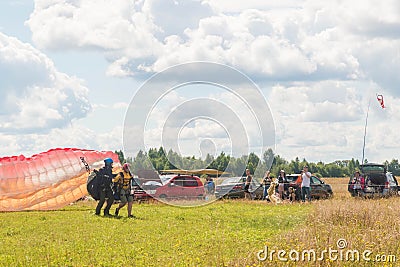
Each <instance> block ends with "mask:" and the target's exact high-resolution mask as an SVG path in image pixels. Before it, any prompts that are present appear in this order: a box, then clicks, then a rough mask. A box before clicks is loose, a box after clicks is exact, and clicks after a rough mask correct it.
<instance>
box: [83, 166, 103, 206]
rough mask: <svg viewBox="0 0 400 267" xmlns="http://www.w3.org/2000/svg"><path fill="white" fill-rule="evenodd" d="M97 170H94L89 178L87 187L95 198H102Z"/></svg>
mask: <svg viewBox="0 0 400 267" xmlns="http://www.w3.org/2000/svg"><path fill="white" fill-rule="evenodd" d="M99 180H100V179H99V175H98V171H97V170H93V171H92V172H91V173H90V174H89V176H88V179H87V183H86V189H87V191H88V193H89V194H90V196H91V197H92V198H94V200H99V199H100V183H99V182H100V181H99Z"/></svg>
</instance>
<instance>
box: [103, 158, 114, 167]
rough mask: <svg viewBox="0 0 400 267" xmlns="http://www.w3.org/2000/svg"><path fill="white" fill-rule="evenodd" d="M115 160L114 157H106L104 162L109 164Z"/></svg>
mask: <svg viewBox="0 0 400 267" xmlns="http://www.w3.org/2000/svg"><path fill="white" fill-rule="evenodd" d="M113 162H114V161H113V160H112V158H106V159H104V163H105V164H106V165H107V164H111V163H113Z"/></svg>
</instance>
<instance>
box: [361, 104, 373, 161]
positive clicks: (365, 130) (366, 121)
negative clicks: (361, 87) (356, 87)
mask: <svg viewBox="0 0 400 267" xmlns="http://www.w3.org/2000/svg"><path fill="white" fill-rule="evenodd" d="M370 105H371V97H370V98H369V102H368V110H367V116H366V118H365V127H364V144H363V150H362V161H361V164H364V157H365V139H366V136H367V125H368V114H369V107H370Z"/></svg>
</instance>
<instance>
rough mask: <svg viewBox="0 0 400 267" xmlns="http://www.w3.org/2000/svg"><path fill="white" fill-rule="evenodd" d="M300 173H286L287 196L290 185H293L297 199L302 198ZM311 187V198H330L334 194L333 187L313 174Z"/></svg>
mask: <svg viewBox="0 0 400 267" xmlns="http://www.w3.org/2000/svg"><path fill="white" fill-rule="evenodd" d="M299 176H300V174H288V175H286V181H287V182H286V183H285V196H288V190H289V187H293V189H294V190H295V194H296V199H297V200H300V199H301V187H300V186H301V182H300V181H299V180H298V179H299ZM310 189H311V198H314V199H320V198H330V197H332V196H333V191H332V187H331V186H330V185H329V184H327V183H325V182H324V181H322V180H321V179H319V178H318V177H317V176H314V175H311V178H310Z"/></svg>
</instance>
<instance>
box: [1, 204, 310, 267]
mask: <svg viewBox="0 0 400 267" xmlns="http://www.w3.org/2000/svg"><path fill="white" fill-rule="evenodd" d="M94 206H95V203H94V202H81V203H79V204H76V205H72V206H68V207H66V208H64V209H62V210H59V211H48V212H11V213H0V226H1V227H0V236H1V244H0V265H1V266H232V265H240V266H243V265H246V264H248V263H250V262H253V261H254V256H255V252H256V251H258V250H260V249H262V248H263V246H264V244H265V243H266V242H269V241H271V240H273V239H275V238H276V236H277V235H278V234H279V233H281V232H287V231H290V230H291V229H293V228H294V227H295V226H296V225H298V224H301V223H302V221H304V220H305V218H306V217H307V216H308V214H309V212H310V211H311V205H300V204H293V205H280V206H273V205H271V204H267V203H265V202H260V201H241V200H236V201H234V200H232V201H217V202H215V203H213V204H211V205H207V206H203V207H196V208H178V207H172V206H168V205H163V204H158V203H152V204H140V205H137V204H136V205H134V208H133V210H134V214H135V215H136V216H137V217H138V218H137V219H128V218H126V209H124V210H123V211H122V210H121V213H122V214H121V215H122V216H121V217H119V218H105V217H102V216H101V217H98V216H95V215H94ZM113 208H115V205H114V206H113Z"/></svg>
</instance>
